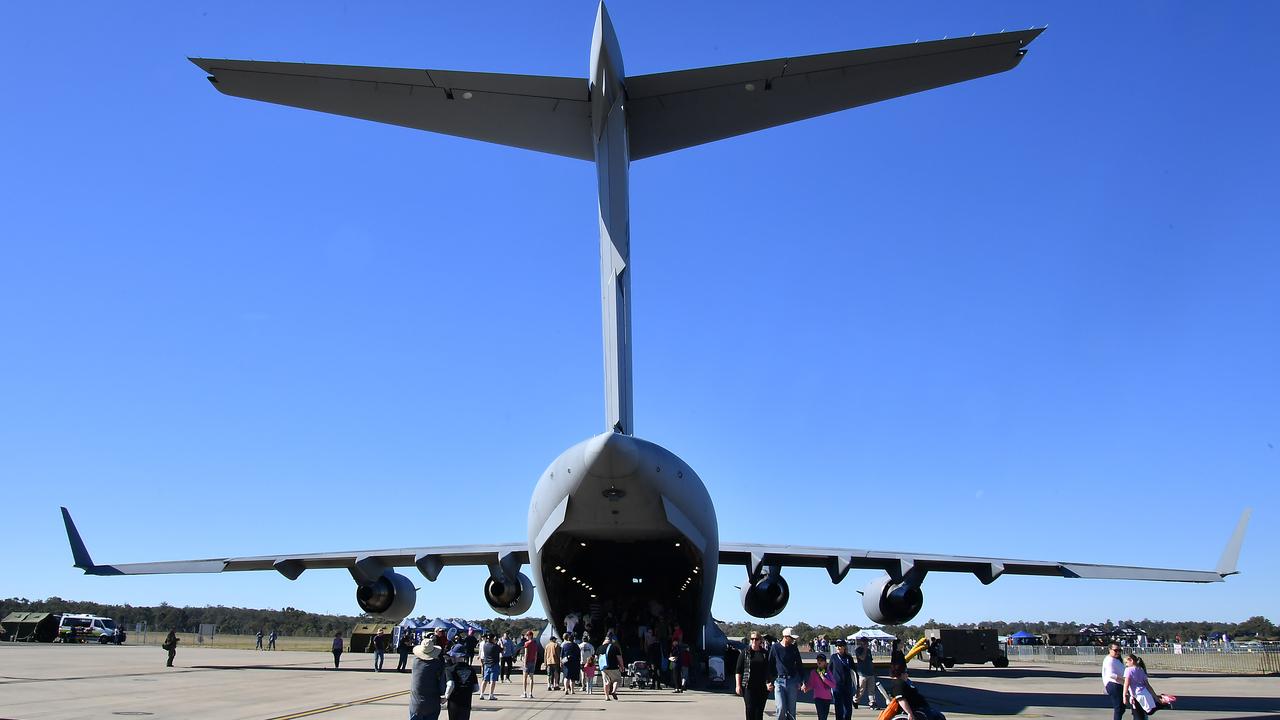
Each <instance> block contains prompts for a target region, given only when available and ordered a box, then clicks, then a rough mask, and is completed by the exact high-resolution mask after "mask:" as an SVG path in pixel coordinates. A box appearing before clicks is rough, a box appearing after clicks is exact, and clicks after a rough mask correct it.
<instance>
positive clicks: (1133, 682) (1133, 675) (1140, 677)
mask: <svg viewBox="0 0 1280 720" xmlns="http://www.w3.org/2000/svg"><path fill="white" fill-rule="evenodd" d="M1124 676H1125V678H1127V679H1128V680H1129V692H1133V690H1134V689H1135V688H1146V689H1147V690H1148V691H1150V690H1151V685H1150V683H1148V682H1147V671H1146V670H1143V669H1142V668H1140V667H1138V666H1137V665H1133V666H1131V667H1127V668H1125V669H1124Z"/></svg>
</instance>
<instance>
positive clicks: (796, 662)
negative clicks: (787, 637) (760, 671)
mask: <svg viewBox="0 0 1280 720" xmlns="http://www.w3.org/2000/svg"><path fill="white" fill-rule="evenodd" d="M769 666H770V672H769V674H770V675H773V676H774V677H779V678H785V679H787V680H795V679H799V677H800V673H801V672H803V668H802V667H801V666H800V648H798V647H796V644H795V643H794V642H793V643H791V645H790V646H786V645H783V644H782V643H781V642H778V643H774V645H773V647H771V648H769Z"/></svg>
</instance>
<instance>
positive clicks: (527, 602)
mask: <svg viewBox="0 0 1280 720" xmlns="http://www.w3.org/2000/svg"><path fill="white" fill-rule="evenodd" d="M516 576H517V577H518V578H519V579H520V582H519V583H511V582H502V581H500V580H495V579H493V578H489V579H488V580H485V581H484V601H485V602H487V603H489V607H491V608H493V611H494V612H496V613H498V614H499V615H523V614H525V613H527V612H529V608H531V607H533V581H532V580H530V579H529V576H528V575H525V574H524V573H516Z"/></svg>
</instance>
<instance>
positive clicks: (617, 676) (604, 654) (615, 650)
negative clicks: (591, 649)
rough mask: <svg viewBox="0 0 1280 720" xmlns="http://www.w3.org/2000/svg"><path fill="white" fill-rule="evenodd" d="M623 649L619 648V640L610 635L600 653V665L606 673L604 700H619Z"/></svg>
mask: <svg viewBox="0 0 1280 720" xmlns="http://www.w3.org/2000/svg"><path fill="white" fill-rule="evenodd" d="M623 662H624V661H623V659H622V648H621V647H619V646H618V638H616V637H614V635H613V633H612V632H611V633H609V635H608V637H606V638H605V643H604V648H603V649H601V651H600V664H601V666H602V671H601V672H603V673H604V699H605V700H617V699H618V683H619V682H620V681H621V680H622V664H623Z"/></svg>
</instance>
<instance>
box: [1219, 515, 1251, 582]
mask: <svg viewBox="0 0 1280 720" xmlns="http://www.w3.org/2000/svg"><path fill="white" fill-rule="evenodd" d="M1252 513H1253V509H1252V508H1245V509H1244V512H1243V513H1241V514H1240V522H1239V523H1237V524H1236V531H1235V532H1234V533H1232V534H1231V539H1230V540H1229V541H1227V546H1226V547H1225V548H1223V550H1222V557H1221V558H1219V559H1218V571H1217V572H1218V574H1219V575H1221V576H1222V577H1226V576H1228V575H1235V574H1236V573H1238V572H1240V571H1239V570H1237V569H1236V563H1237V562H1238V561H1239V560H1240V546H1241V545H1243V544H1244V531H1245V528H1247V527H1248V526H1249V515H1251V514H1252Z"/></svg>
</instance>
